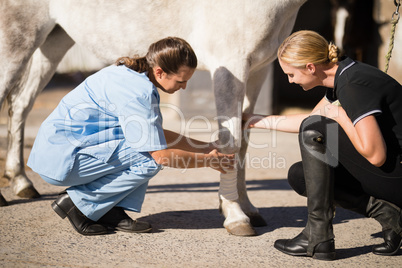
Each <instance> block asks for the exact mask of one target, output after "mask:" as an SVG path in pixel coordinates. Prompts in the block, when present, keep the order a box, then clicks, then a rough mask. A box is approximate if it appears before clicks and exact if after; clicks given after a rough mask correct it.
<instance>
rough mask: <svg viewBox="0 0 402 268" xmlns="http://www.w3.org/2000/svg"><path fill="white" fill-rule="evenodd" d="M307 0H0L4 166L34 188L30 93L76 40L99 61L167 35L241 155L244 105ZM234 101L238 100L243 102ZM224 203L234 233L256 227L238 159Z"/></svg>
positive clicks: (224, 188) (226, 179)
mask: <svg viewBox="0 0 402 268" xmlns="http://www.w3.org/2000/svg"><path fill="white" fill-rule="evenodd" d="M304 2H306V0H269V1H267V0H219V1H216V0H202V1H200V0H185V1H183V0H143V1H133V0H119V1H117V0H91V1H81V0H69V1H58V0H29V1H27V0H1V3H0V14H1V16H0V55H1V57H0V76H1V79H0V105H1V104H2V103H3V102H4V101H5V100H6V99H7V101H8V103H9V124H8V155H7V160H6V165H5V174H4V176H5V177H6V178H8V179H10V181H11V185H12V187H13V191H14V193H15V194H17V195H19V196H21V197H28V198H31V197H35V196H38V193H37V192H36V190H35V188H34V187H33V185H32V183H31V181H30V180H29V179H28V178H27V176H26V174H25V171H24V162H23V155H22V148H23V137H24V124H25V120H26V117H27V114H28V112H29V111H30V110H31V108H32V106H33V103H34V100H35V98H36V97H37V96H38V94H39V93H40V92H41V90H42V89H43V88H44V87H45V86H46V84H47V83H48V82H49V80H50V79H51V77H52V76H53V74H54V73H55V70H56V67H57V65H58V64H59V62H60V61H61V59H62V58H63V56H64V55H65V53H66V52H67V51H68V50H69V49H70V48H71V47H72V46H73V45H74V43H77V44H79V45H80V46H81V47H84V48H85V49H87V50H89V51H91V52H92V53H93V54H94V55H96V56H97V57H98V58H99V59H100V60H102V62H104V63H105V64H110V63H113V62H114V61H115V60H116V59H117V58H118V57H121V56H131V55H134V54H139V55H145V53H146V51H147V49H148V46H149V45H150V44H151V43H153V42H155V41H157V40H159V39H161V38H163V37H167V36H178V37H181V38H183V39H185V40H187V41H188V42H189V43H190V44H191V46H192V47H193V48H194V50H195V52H196V54H197V56H198V59H199V68H200V69H204V70H208V71H210V73H211V76H212V81H213V82H212V83H213V88H214V92H215V99H216V107H217V113H218V118H220V119H219V120H218V124H219V128H220V134H219V140H220V142H221V143H222V144H228V146H227V147H225V148H224V149H223V152H225V153H239V157H240V162H241V160H242V159H243V158H244V156H245V153H246V149H247V143H246V142H245V140H246V139H244V137H242V136H243V135H242V131H241V113H242V111H246V112H252V111H253V109H254V105H255V102H256V99H257V96H258V93H259V91H260V88H261V85H262V83H263V82H264V79H265V77H266V74H267V73H268V66H269V63H271V62H272V61H273V60H274V59H275V58H276V50H277V48H278V46H279V45H280V43H281V42H282V41H283V40H284V39H285V38H286V37H287V36H288V35H289V34H290V33H291V30H292V28H293V25H294V22H295V19H296V16H297V12H298V10H299V8H300V6H301V5H303V3H304ZM239 107H240V109H239ZM219 198H220V209H221V212H222V214H223V215H224V216H225V221H224V226H225V228H226V229H227V230H228V232H229V233H231V234H234V235H243V236H248V235H255V230H254V229H253V226H261V225H265V224H266V223H265V221H264V220H263V219H262V217H261V216H260V215H259V213H258V209H257V208H255V207H254V206H253V205H252V204H251V202H250V201H249V199H248V196H247V192H246V184H245V172H244V167H239V168H238V169H237V170H236V171H233V172H230V173H228V174H225V175H221V180H220V190H219Z"/></svg>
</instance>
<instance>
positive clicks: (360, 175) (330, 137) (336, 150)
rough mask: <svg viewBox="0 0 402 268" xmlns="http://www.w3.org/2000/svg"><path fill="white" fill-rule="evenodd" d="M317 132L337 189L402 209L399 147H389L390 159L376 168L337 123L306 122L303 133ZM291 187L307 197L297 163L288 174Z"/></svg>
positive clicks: (319, 119)
mask: <svg viewBox="0 0 402 268" xmlns="http://www.w3.org/2000/svg"><path fill="white" fill-rule="evenodd" d="M305 130H316V131H318V132H320V133H321V134H322V135H323V137H324V142H325V145H326V148H327V150H328V151H327V153H330V154H331V155H332V159H334V161H329V163H328V165H330V166H331V167H332V168H333V169H334V172H335V187H336V188H340V189H342V190H343V191H346V192H349V193H351V194H354V195H361V194H362V193H366V194H368V195H370V196H374V197H375V198H378V199H383V200H386V201H388V202H391V203H393V204H395V205H397V206H399V207H401V208H402V158H401V155H400V151H399V149H398V148H387V160H386V162H385V164H384V165H383V166H381V167H375V166H373V165H372V164H371V163H370V162H368V161H367V160H366V159H365V158H364V157H363V156H362V155H360V154H359V153H358V152H357V151H356V149H355V148H354V146H353V145H352V143H351V141H350V140H349V138H348V137H347V135H346V133H345V132H344V131H343V129H342V127H341V126H340V125H339V124H338V123H337V122H336V121H334V120H332V119H329V118H326V117H322V116H317V115H316V116H310V117H308V118H307V119H305V120H304V121H303V123H302V125H301V127H300V131H305ZM288 181H289V184H290V186H291V187H292V188H293V189H294V190H295V191H296V192H297V193H298V194H301V195H305V190H306V187H305V180H304V173H303V164H302V162H298V163H295V164H293V165H292V166H291V167H290V169H289V173H288Z"/></svg>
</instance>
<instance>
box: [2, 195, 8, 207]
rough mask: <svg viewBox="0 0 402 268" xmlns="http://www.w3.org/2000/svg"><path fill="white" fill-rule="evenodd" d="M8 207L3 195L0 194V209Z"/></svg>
mask: <svg viewBox="0 0 402 268" xmlns="http://www.w3.org/2000/svg"><path fill="white" fill-rule="evenodd" d="M4 206H8V203H7V201H6V200H5V199H4V197H3V195H2V194H1V193H0V207H4Z"/></svg>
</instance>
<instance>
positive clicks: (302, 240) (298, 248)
mask: <svg viewBox="0 0 402 268" xmlns="http://www.w3.org/2000/svg"><path fill="white" fill-rule="evenodd" d="M299 143H300V151H301V156H302V161H303V169H304V178H305V182H306V193H307V209H308V220H307V225H306V227H305V228H304V230H303V232H302V233H301V234H299V235H298V236H297V237H295V238H293V239H280V240H277V241H275V245H274V246H275V248H276V249H278V250H280V251H282V252H284V253H286V254H289V255H294V256H310V257H313V258H315V259H321V260H334V259H335V242H334V234H333V228H332V219H333V215H334V206H333V195H334V193H333V192H334V170H333V168H332V167H331V166H330V165H329V163H330V162H329V161H333V158H332V156H331V155H330V153H329V152H328V151H327V149H326V146H325V140H324V136H323V135H322V134H321V133H319V132H318V131H315V130H307V131H303V132H300V134H299Z"/></svg>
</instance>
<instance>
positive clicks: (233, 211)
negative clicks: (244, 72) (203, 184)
mask: <svg viewBox="0 0 402 268" xmlns="http://www.w3.org/2000/svg"><path fill="white" fill-rule="evenodd" d="M213 84H214V92H215V101H216V107H217V113H218V117H217V119H218V124H219V142H220V146H221V149H220V150H221V152H223V153H231V154H233V153H235V154H237V155H238V153H239V150H240V145H241V135H242V131H241V115H242V104H243V99H244V93H245V83H244V82H243V81H241V80H240V79H238V78H236V77H235V76H234V75H233V74H232V73H231V72H230V71H229V70H228V69H226V68H224V67H221V68H219V69H217V70H216V71H215V72H214V75H213ZM237 172H238V171H237V168H236V169H235V170H233V171H229V172H227V173H226V174H221V179H220V185H219V201H220V207H219V209H220V212H221V213H222V214H223V216H224V217H225V221H224V224H223V225H224V227H225V228H226V230H227V231H228V232H229V233H230V234H233V235H238V236H251V235H256V232H255V230H254V229H253V227H252V226H251V224H250V219H249V218H248V217H247V215H246V214H245V213H244V212H243V211H242V208H241V206H240V203H239V194H238V192H237Z"/></svg>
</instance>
